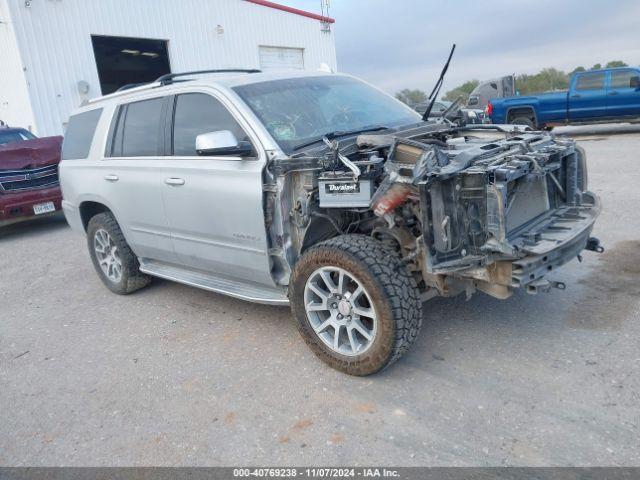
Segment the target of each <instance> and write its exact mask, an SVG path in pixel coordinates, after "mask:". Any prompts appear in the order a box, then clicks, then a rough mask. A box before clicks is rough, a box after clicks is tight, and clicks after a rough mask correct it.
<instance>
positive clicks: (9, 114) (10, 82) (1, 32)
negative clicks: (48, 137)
mask: <svg viewBox="0 0 640 480" xmlns="http://www.w3.org/2000/svg"><path fill="white" fill-rule="evenodd" d="M0 120H2V121H4V122H5V123H7V124H8V125H11V126H14V127H24V128H28V129H31V130H35V119H34V118H33V111H32V110H31V102H30V100H29V93H28V91H27V85H26V80H25V76H24V72H23V71H22V59H21V58H20V52H19V50H18V43H17V42H16V36H15V32H14V26H13V21H12V19H11V17H10V15H9V8H8V5H7V2H6V0H0Z"/></svg>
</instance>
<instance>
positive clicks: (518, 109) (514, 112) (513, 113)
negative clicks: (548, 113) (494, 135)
mask: <svg viewBox="0 0 640 480" xmlns="http://www.w3.org/2000/svg"><path fill="white" fill-rule="evenodd" d="M520 116H526V117H528V118H530V119H531V120H532V121H533V123H534V125H536V126H537V125H538V114H537V112H536V109H535V107H534V106H533V105H516V106H513V107H509V108H508V109H507V114H506V117H505V119H506V121H507V123H510V122H511V121H513V120H514V119H516V118H518V117H520Z"/></svg>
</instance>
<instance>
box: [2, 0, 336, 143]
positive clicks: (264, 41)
mask: <svg viewBox="0 0 640 480" xmlns="http://www.w3.org/2000/svg"><path fill="white" fill-rule="evenodd" d="M0 1H6V2H8V6H9V10H10V16H11V17H12V18H13V19H14V24H15V33H16V37H17V40H18V45H19V49H20V53H21V55H22V63H23V65H24V67H25V69H26V70H25V72H24V73H25V75H26V79H27V82H28V89H29V93H30V96H31V103H32V107H33V112H34V114H35V125H36V131H37V133H38V134H40V135H57V134H60V133H62V132H63V129H64V125H65V124H66V122H67V119H68V116H69V113H70V111H71V110H72V109H73V108H75V107H76V106H78V105H79V104H80V103H81V102H82V100H83V98H82V97H81V95H80V94H79V93H78V89H77V83H78V81H80V80H85V81H87V82H88V83H89V85H90V91H89V93H88V95H87V98H93V97H95V96H99V95H100V82H99V79H98V72H97V68H96V65H95V59H94V55H93V47H92V44H91V35H92V34H94V35H113V36H124V37H127V36H128V37H139V38H152V39H159V40H168V50H169V60H170V63H171V70H172V71H173V72H180V71H185V70H198V69H204V68H233V67H237V68H259V66H260V58H259V46H260V45H264V46H281V47H295V48H302V49H304V63H305V68H306V69H308V70H315V69H317V68H319V66H320V65H321V64H322V63H326V64H328V65H329V66H330V67H332V68H333V69H334V70H335V69H336V68H337V65H336V54H335V44H334V39H333V33H326V32H323V31H322V30H321V24H320V22H319V21H318V20H314V19H312V18H307V17H303V16H300V15H295V14H292V13H289V12H284V11H280V10H275V9H273V8H269V7H264V6H261V5H256V4H253V3H249V2H246V1H244V0H135V1H134V0H32V1H31V6H30V7H27V6H25V0H0ZM218 25H221V26H222V28H223V30H224V33H219V32H218V28H217V26H218ZM0 28H1V26H0Z"/></svg>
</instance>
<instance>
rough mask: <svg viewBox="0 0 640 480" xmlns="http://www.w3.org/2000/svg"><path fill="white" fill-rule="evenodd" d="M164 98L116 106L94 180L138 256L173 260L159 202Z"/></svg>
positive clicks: (168, 235)
mask: <svg viewBox="0 0 640 480" xmlns="http://www.w3.org/2000/svg"><path fill="white" fill-rule="evenodd" d="M169 101H170V97H157V98H151V99H147V100H141V101H137V102H133V103H128V104H124V105H120V107H118V109H117V110H116V113H115V116H114V119H113V122H112V125H111V127H110V134H109V138H108V141H107V147H106V152H105V158H104V159H103V161H102V162H100V176H101V178H100V179H98V181H99V182H100V183H101V184H102V185H103V191H104V194H103V195H104V197H105V198H107V199H109V202H110V203H111V206H112V208H113V210H114V214H115V215H116V218H117V220H118V223H119V224H120V226H121V227H122V229H123V231H124V234H125V236H126V238H127V241H128V242H129V244H130V245H131V248H132V249H133V251H134V252H135V253H136V255H138V256H139V257H143V258H151V259H155V260H160V261H164V262H170V263H176V262H177V261H178V259H177V257H176V255H175V253H174V251H173V243H172V242H171V236H170V233H169V225H168V221H167V216H166V213H165V211H164V205H163V202H162V190H163V186H164V183H163V175H162V168H163V166H164V163H165V161H164V160H163V159H162V156H163V154H164V144H163V139H164V116H165V112H166V110H167V108H168V104H169Z"/></svg>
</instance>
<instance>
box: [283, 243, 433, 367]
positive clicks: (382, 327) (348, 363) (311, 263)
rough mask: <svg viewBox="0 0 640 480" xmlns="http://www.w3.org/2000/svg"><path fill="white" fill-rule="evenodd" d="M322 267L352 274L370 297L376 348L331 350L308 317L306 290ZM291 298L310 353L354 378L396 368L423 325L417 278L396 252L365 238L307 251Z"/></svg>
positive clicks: (293, 281) (297, 270)
mask: <svg viewBox="0 0 640 480" xmlns="http://www.w3.org/2000/svg"><path fill="white" fill-rule="evenodd" d="M323 266H332V267H339V268H342V269H344V270H346V271H348V272H349V273H350V274H353V275H354V276H355V277H357V279H358V281H359V282H360V283H361V284H363V286H364V287H365V289H366V290H367V291H368V292H369V293H370V294H371V297H372V300H373V306H374V308H375V310H376V313H377V317H378V318H377V322H378V327H377V328H378V331H377V334H376V336H375V339H374V341H373V344H372V345H371V346H370V348H368V349H367V350H366V351H364V352H363V353H362V354H360V355H357V356H346V355H341V354H339V353H337V352H334V351H333V350H331V349H330V348H329V347H327V346H326V345H325V344H324V343H323V342H322V340H321V339H320V338H319V337H318V335H317V334H316V333H315V331H314V330H313V328H312V326H311V324H310V321H309V319H308V317H307V313H306V309H305V305H304V289H305V285H306V282H307V279H308V278H309V276H310V275H312V274H313V272H314V271H316V270H317V269H318V268H320V267H323ZM289 299H290V302H291V310H292V313H293V316H294V318H295V319H296V321H297V327H298V330H299V331H300V334H301V335H302V338H303V339H304V341H305V342H306V343H307V345H309V347H310V348H311V350H312V351H313V352H314V353H315V354H316V355H317V356H318V357H319V358H320V359H321V360H322V361H324V362H325V363H327V364H328V365H329V366H331V367H333V368H335V369H336V370H339V371H341V372H344V373H347V374H350V375H359V376H364V375H371V374H373V373H376V372H379V371H380V370H382V369H384V368H386V367H388V366H389V365H391V364H392V363H393V362H395V361H396V360H398V359H399V358H400V357H402V355H403V354H404V353H405V352H407V351H408V350H409V347H410V346H411V345H412V344H413V343H414V341H415V340H416V338H417V336H418V332H419V331H420V327H421V325H422V301H421V299H420V294H419V291H418V286H417V285H416V282H415V280H414V278H413V277H412V276H411V274H410V273H409V272H408V271H407V269H406V268H405V266H404V265H403V264H402V263H401V260H400V257H399V255H398V254H397V253H396V252H395V251H393V250H391V249H390V248H388V247H386V246H385V245H384V244H382V243H380V242H379V241H378V240H375V239H374V238H372V237H368V236H365V235H341V236H338V237H334V238H332V239H330V240H327V241H325V242H322V243H319V244H317V245H315V246H313V247H311V248H310V249H309V250H307V251H306V252H305V253H304V254H303V255H302V256H301V257H300V259H299V260H298V262H297V263H296V265H295V267H294V269H293V274H292V277H291V282H290V287H289Z"/></svg>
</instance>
